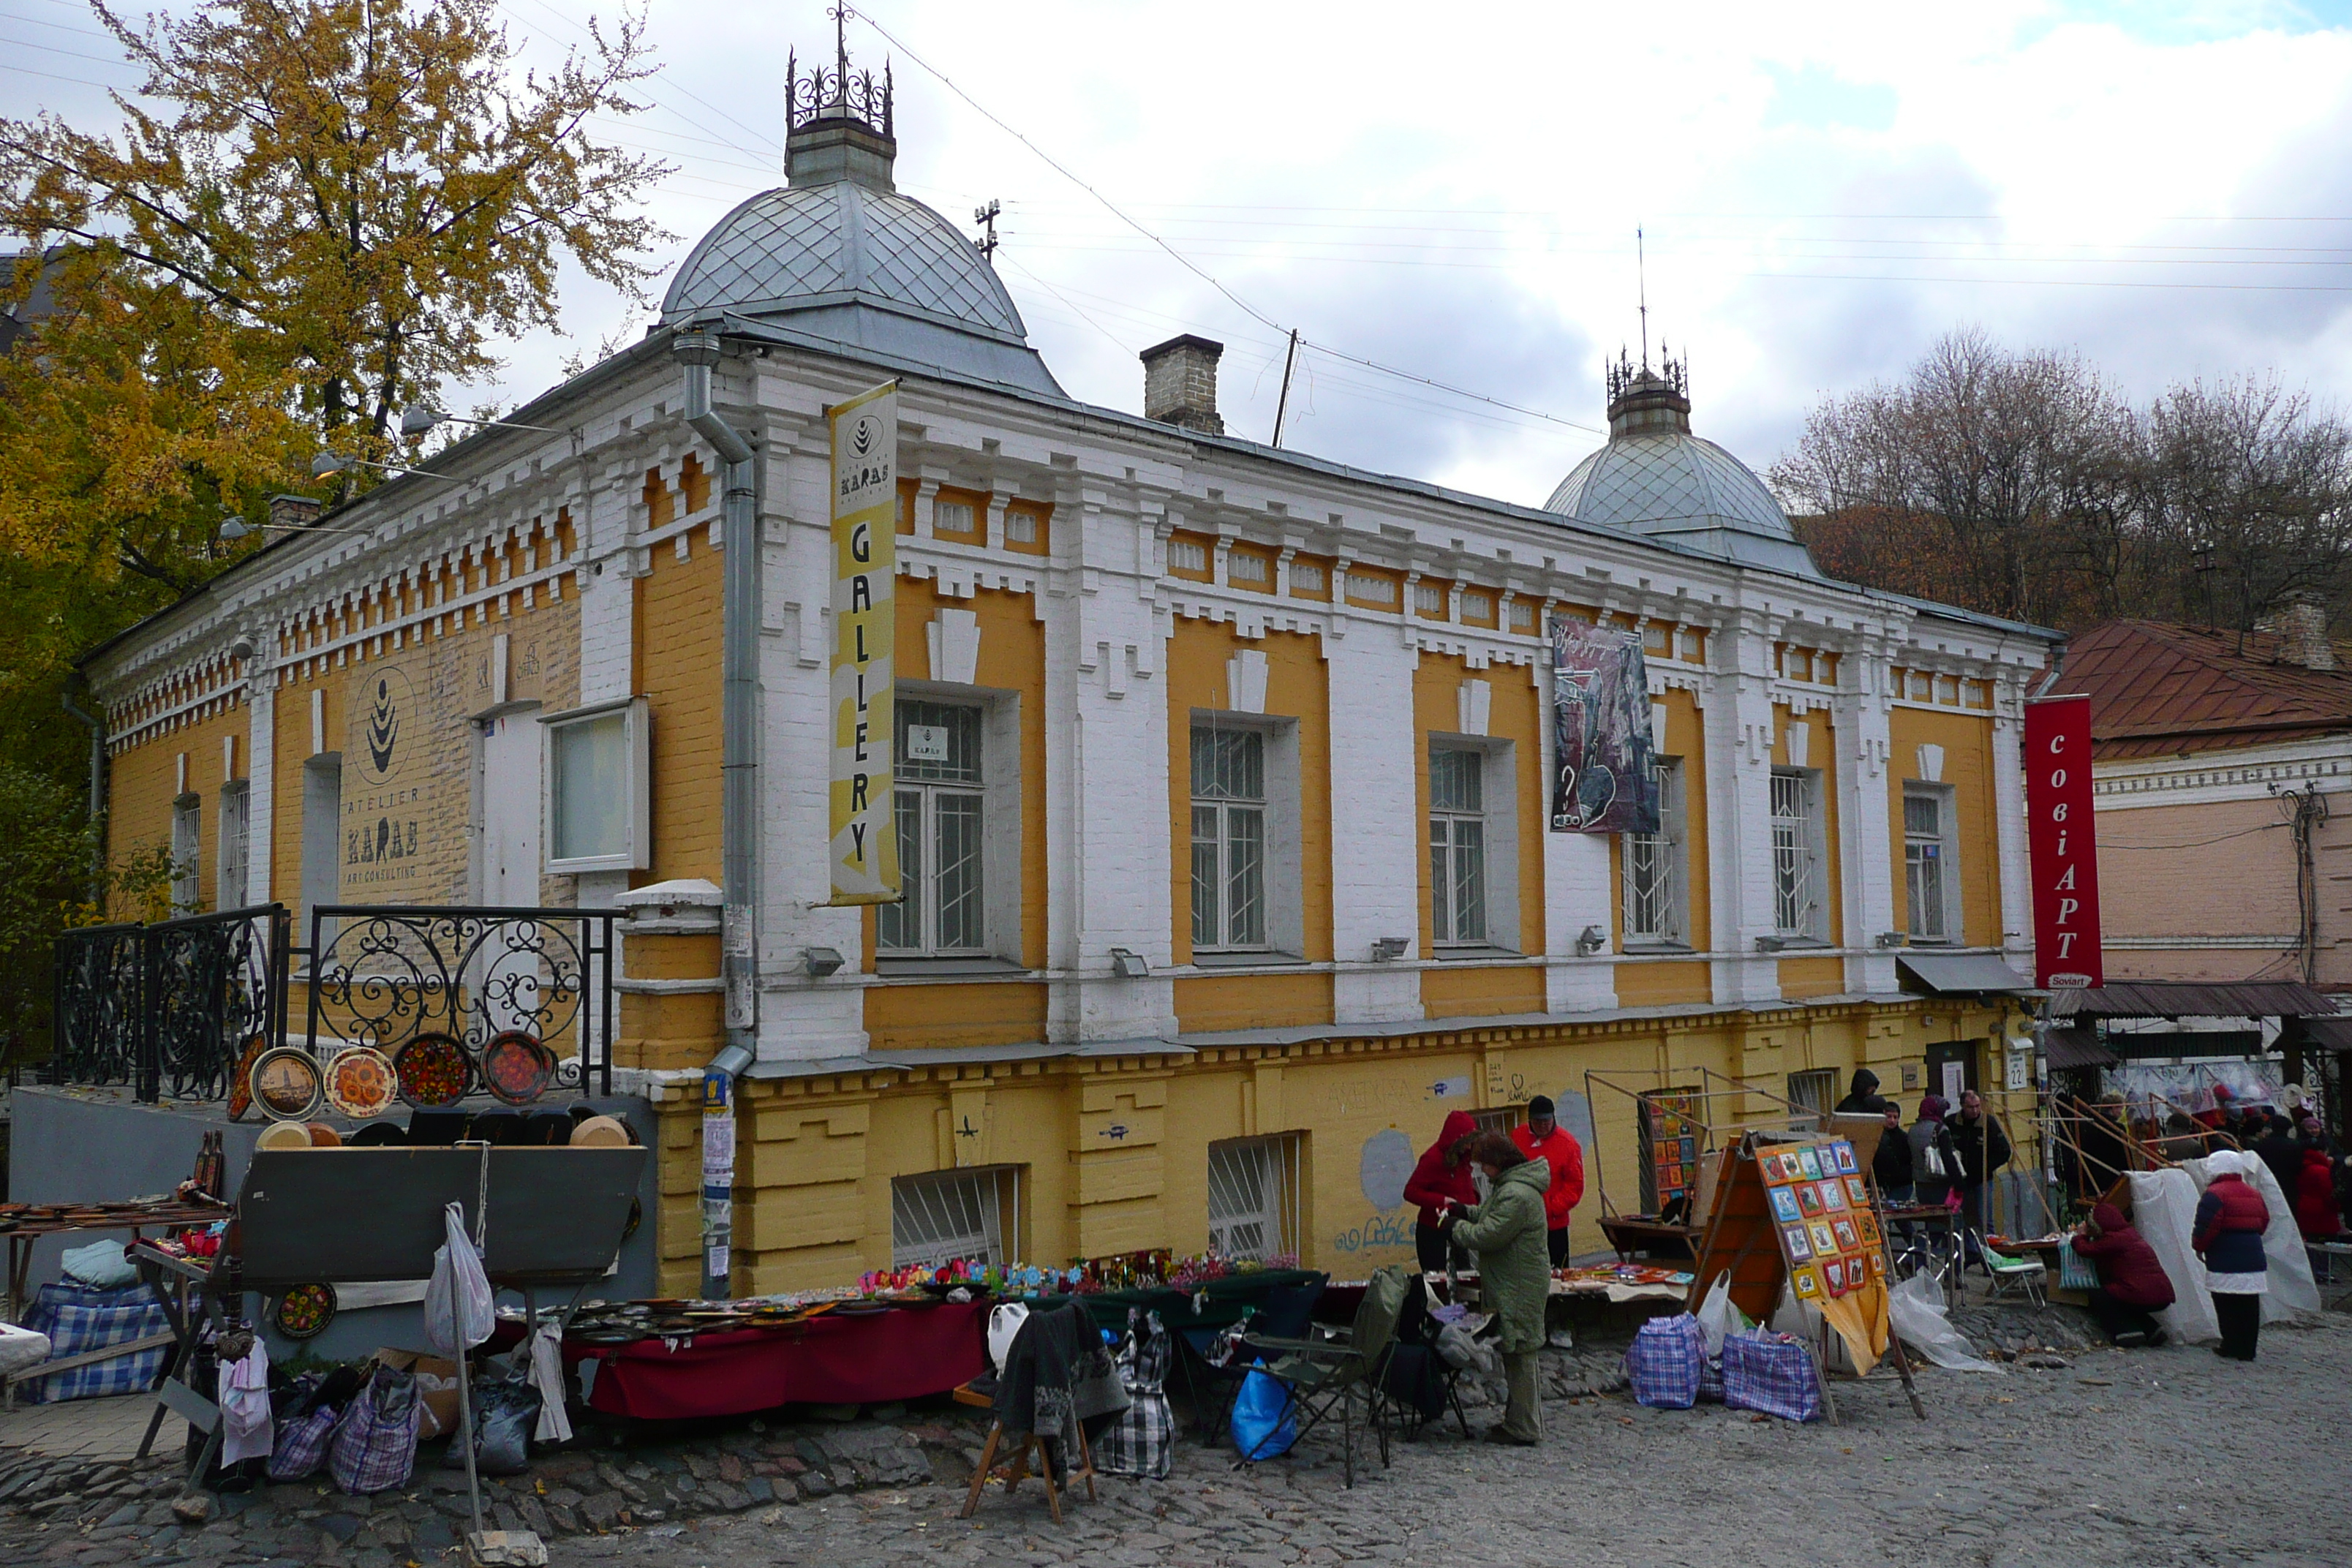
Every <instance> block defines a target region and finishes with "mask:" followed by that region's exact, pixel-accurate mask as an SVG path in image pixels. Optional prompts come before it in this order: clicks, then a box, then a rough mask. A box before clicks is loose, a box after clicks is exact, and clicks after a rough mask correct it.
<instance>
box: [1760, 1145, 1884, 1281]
mask: <svg viewBox="0 0 2352 1568" xmlns="http://www.w3.org/2000/svg"><path fill="white" fill-rule="evenodd" d="M1756 1161H1757V1166H1758V1169H1759V1173H1761V1174H1762V1176H1763V1178H1764V1191H1765V1198H1766V1201H1767V1202H1769V1204H1770V1205H1772V1227H1773V1229H1774V1230H1775V1231H1776V1232H1778V1233H1779V1235H1780V1257H1781V1258H1782V1260H1783V1261H1784V1262H1786V1263H1787V1264H1788V1266H1789V1289H1790V1290H1792V1291H1794V1292H1795V1293H1796V1296H1797V1299H1798V1300H1801V1301H1813V1302H1816V1303H1818V1302H1819V1301H1820V1300H1822V1298H1823V1297H1825V1296H1826V1297H1830V1298H1832V1299H1836V1298H1843V1297H1844V1296H1846V1295H1848V1294H1850V1293H1853V1292H1854V1291H1858V1290H1860V1289H1863V1288H1864V1286H1866V1285H1868V1284H1869V1283H1870V1282H1871V1281H1872V1280H1874V1279H1875V1280H1880V1281H1884V1280H1885V1278H1886V1247H1885V1243H1884V1240H1883V1238H1882V1237H1880V1235H1879V1229H1878V1215H1877V1214H1876V1213H1875V1212H1874V1209H1873V1207H1872V1205H1871V1201H1870V1187H1869V1184H1867V1183H1866V1182H1864V1179H1863V1175H1862V1172H1861V1169H1860V1167H1859V1166H1858V1165H1857V1164H1856V1163H1855V1161H1854V1155H1853V1144H1852V1143H1850V1142H1846V1140H1844V1139H1843V1138H1838V1139H1833V1140H1832V1141H1831V1142H1827V1143H1805V1144H1800V1145H1798V1146H1796V1147H1794V1148H1781V1149H1769V1148H1768V1149H1759V1150H1758V1151H1757V1154H1756Z"/></svg>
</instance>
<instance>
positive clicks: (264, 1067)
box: [247, 1046, 324, 1121]
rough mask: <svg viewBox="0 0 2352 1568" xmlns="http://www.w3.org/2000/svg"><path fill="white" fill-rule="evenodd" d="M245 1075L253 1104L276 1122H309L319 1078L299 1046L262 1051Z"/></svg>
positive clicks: (315, 1065) (313, 1063) (320, 1083)
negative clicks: (251, 1089) (250, 1087)
mask: <svg viewBox="0 0 2352 1568" xmlns="http://www.w3.org/2000/svg"><path fill="white" fill-rule="evenodd" d="M247 1079H248V1081H249V1082H250V1083H251V1084H252V1086H253V1101H254V1103H255V1104H256V1105H258V1106H260V1107H261V1109H262V1111H263V1113H264V1114H266V1115H268V1116H270V1117H272V1118H274V1119H276V1120H277V1121H309V1120H310V1113H311V1112H312V1111H313V1110H317V1109H318V1108H319V1099H320V1091H321V1089H323V1087H324V1084H323V1079H322V1075H321V1074H320V1071H319V1064H318V1063H317V1062H316V1061H315V1060H313V1059H312V1058H311V1056H310V1052H309V1051H306V1050H304V1049H303V1048H302V1047H299V1046H279V1047H277V1048H276V1049H275V1050H268V1051H264V1052H262V1053H261V1055H259V1056H258V1057H256V1058H254V1061H253V1068H252V1070H251V1071H250V1072H249V1073H248V1074H247Z"/></svg>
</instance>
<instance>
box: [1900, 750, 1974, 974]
mask: <svg viewBox="0 0 2352 1568" xmlns="http://www.w3.org/2000/svg"><path fill="white" fill-rule="evenodd" d="M1952 807H1953V800H1952V792H1951V791H1950V790H1949V789H1948V788H1947V787H1945V786H1942V785H1939V784H1905V785H1904V786H1903V885H1904V891H1905V893H1906V895H1907V896H1908V899H1909V914H1908V916H1907V919H1908V920H1909V921H1910V924H1911V930H1910V937H1911V940H1912V941H1913V942H1958V940H1959V937H1960V911H1959V890H1960V889H1959V869H1960V868H1959V865H1958V861H1957V859H1956V858H1955V850H1954V846H1953V837H1954V835H1953V832H1952V826H1953V821H1952V819H1953V817H1954V816H1955V815H1956V814H1955V813H1954V811H1953V809H1952Z"/></svg>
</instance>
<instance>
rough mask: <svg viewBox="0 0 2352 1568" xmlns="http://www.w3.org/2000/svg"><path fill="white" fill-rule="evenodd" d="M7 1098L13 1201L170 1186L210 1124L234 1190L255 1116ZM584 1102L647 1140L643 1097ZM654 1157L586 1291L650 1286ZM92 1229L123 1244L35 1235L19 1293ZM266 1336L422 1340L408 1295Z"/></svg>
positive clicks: (336, 1342)
mask: <svg viewBox="0 0 2352 1568" xmlns="http://www.w3.org/2000/svg"><path fill="white" fill-rule="evenodd" d="M10 1098H11V1099H12V1100H13V1101H14V1103H15V1113H16V1114H15V1127H14V1130H13V1133H12V1136H11V1139H10V1142H9V1151H8V1189H9V1193H10V1195H11V1197H12V1198H13V1199H14V1201H16V1202H17V1203H108V1202H119V1201H121V1200H123V1199H127V1198H136V1197H145V1196H149V1195H151V1194H158V1193H168V1192H171V1191H172V1190H173V1188H174V1187H177V1186H178V1185H179V1184H181V1183H182V1182H184V1181H185V1180H187V1179H188V1175H189V1173H191V1172H192V1171H193V1170H194V1168H195V1163H196V1151H197V1149H198V1148H199V1147H200V1146H201V1145H202V1144H203V1142H204V1135H205V1133H206V1132H209V1131H220V1132H222V1133H223V1134H225V1136H224V1138H223V1143H224V1145H225V1147H226V1151H227V1153H228V1173H229V1187H230V1190H231V1191H235V1190H236V1187H237V1185H238V1184H240V1183H241V1182H243V1180H244V1179H245V1167H246V1163H247V1159H248V1158H249V1157H250V1156H251V1154H252V1152H253V1145H254V1141H255V1140H256V1139H257V1138H258V1137H260V1136H261V1131H262V1128H263V1127H264V1126H266V1125H267V1123H265V1122H260V1121H243V1122H236V1121H229V1120H228V1119H227V1118H226V1116H225V1115H224V1114H223V1113H222V1108H221V1107H220V1106H219V1105H218V1104H217V1103H204V1104H194V1105H142V1104H140V1103H139V1102H138V1101H137V1100H132V1099H131V1098H130V1097H129V1096H128V1095H121V1096H116V1095H114V1094H111V1093H110V1092H108V1091H105V1090H100V1089H70V1088H49V1087H47V1086H35V1085H26V1086H22V1087H20V1088H18V1089H16V1092H15V1093H14V1094H13V1095H12V1096H11V1097H10ZM564 1103H565V1104H567V1105H568V1104H569V1103H570V1102H564ZM586 1103H587V1104H589V1105H591V1106H593V1107H594V1108H595V1109H596V1110H600V1111H602V1112H603V1113H604V1114H605V1115H607V1116H615V1117H619V1118H620V1119H622V1120H623V1121H626V1122H628V1123H629V1125H630V1127H631V1128H632V1129H633V1130H634V1131H635V1133H636V1135H637V1137H638V1139H639V1140H640V1141H641V1142H644V1143H646V1145H647V1147H648V1148H650V1147H652V1146H653V1143H654V1140H655V1139H656V1136H657V1135H658V1134H657V1132H656V1126H655V1122H654V1116H653V1110H652V1108H651V1107H650V1106H648V1105H647V1104H646V1102H645V1101H644V1100H637V1099H633V1098H626V1097H621V1096H614V1097H613V1098H611V1099H604V1098H599V1097H591V1098H590V1099H589V1100H587V1101H586ZM387 1120H391V1121H401V1122H403V1123H405V1121H406V1112H405V1111H404V1110H403V1111H399V1112H395V1113H394V1115H393V1116H392V1117H390V1118H387ZM334 1124H335V1125H338V1126H343V1125H344V1124H342V1123H341V1122H336V1123H334ZM345 1131H349V1128H348V1127H347V1126H346V1127H345ZM655 1166H656V1161H654V1160H652V1159H648V1160H646V1173H645V1175H644V1177H643V1178H642V1180H641V1182H640V1184H639V1187H638V1201H639V1203H640V1204H641V1205H643V1207H644V1210H645V1216H646V1217H645V1220H644V1222H643V1223H642V1224H640V1225H639V1226H638V1227H637V1229H636V1231H635V1234H633V1235H632V1236H631V1237H629V1238H628V1239H627V1240H626V1241H625V1242H623V1243H622V1245H621V1256H620V1263H619V1268H618V1269H617V1271H616V1272H615V1273H614V1275H613V1277H612V1278H611V1279H604V1280H599V1281H598V1282H597V1283H596V1284H594V1285H592V1286H590V1287H589V1289H588V1292H587V1293H588V1295H590V1296H592V1297H602V1298H604V1300H628V1299H630V1298H633V1297H640V1296H650V1295H652V1294H653V1293H654V1279H655V1258H654V1216H655V1215H656V1213H658V1211H659V1207H660V1203H659V1195H660V1194H659V1178H658V1176H657V1175H656V1170H655ZM352 1218H353V1223H355V1224H364V1223H365V1222H366V1216H365V1215H353V1216H352ZM101 1236H106V1237H110V1239H113V1240H116V1241H121V1242H123V1243H125V1244H128V1243H129V1241H130V1240H131V1233H130V1232H128V1231H118V1232H98V1231H75V1232H69V1233H68V1234H66V1235H64V1236H52V1237H43V1238H42V1239H41V1240H39V1241H37V1242H36V1243H35V1244H34V1249H33V1265H32V1270H31V1272H30V1273H29V1274H28V1275H27V1276H26V1280H27V1289H28V1291H29V1290H30V1289H32V1288H33V1287H37V1286H39V1285H42V1284H45V1283H47V1282H49V1281H51V1280H54V1279H57V1278H58V1257H59V1255H60V1254H62V1253H63V1252H64V1251H65V1250H66V1248H67V1247H87V1246H88V1245H89V1243H91V1242H92V1241H95V1240H98V1239H100V1237H101ZM538 1295H539V1297H540V1299H541V1301H542V1302H543V1303H545V1304H548V1305H551V1306H552V1305H560V1304H562V1302H563V1301H565V1300H570V1298H571V1295H572V1292H571V1291H568V1290H564V1291H555V1290H541V1291H540V1292H538ZM520 1300H521V1295H520V1292H517V1291H512V1290H502V1291H500V1292H499V1302H500V1303H501V1304H502V1305H503V1304H509V1303H515V1302H520ZM267 1305H268V1303H265V1302H264V1301H262V1300H260V1299H259V1298H258V1297H250V1296H249V1297H247V1313H248V1314H251V1315H259V1314H261V1313H262V1312H263V1311H264V1310H265V1308H266V1307H267ZM268 1344H269V1353H270V1355H271V1356H272V1357H273V1358H274V1359H278V1360H284V1359H287V1358H289V1357H292V1356H296V1355H299V1354H302V1353H305V1352H307V1353H308V1354H310V1355H313V1356H317V1357H320V1358H321V1359H324V1360H328V1361H343V1360H350V1359H352V1358H355V1357H359V1356H363V1355H365V1354H367V1353H368V1352H371V1351H373V1350H375V1349H377V1348H379V1347H383V1346H390V1347H393V1348H396V1349H407V1350H416V1349H422V1348H423V1347H424V1344H425V1337H424V1325H423V1314H422V1312H421V1310H420V1309H418V1308H417V1307H416V1306H415V1305H414V1304H402V1305H397V1306H382V1307H366V1308H356V1309H353V1310H349V1311H341V1312H338V1313H337V1314H336V1317H335V1321H333V1322H332V1323H331V1324H329V1325H328V1327H327V1331H326V1332H324V1333H322V1334H320V1336H319V1337H318V1338H316V1339H313V1340H309V1341H305V1342H301V1343H299V1344H297V1343H293V1342H288V1341H284V1340H281V1339H280V1338H279V1337H278V1335H277V1334H275V1333H270V1334H268Z"/></svg>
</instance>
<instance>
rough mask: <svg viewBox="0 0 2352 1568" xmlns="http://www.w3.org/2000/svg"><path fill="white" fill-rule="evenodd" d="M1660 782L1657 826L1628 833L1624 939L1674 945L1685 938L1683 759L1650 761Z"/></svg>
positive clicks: (1652, 774) (1651, 768) (1658, 782)
mask: <svg viewBox="0 0 2352 1568" xmlns="http://www.w3.org/2000/svg"><path fill="white" fill-rule="evenodd" d="M1650 776H1651V777H1652V778H1654V779H1655V780H1656V781H1657V785H1658V830H1657V831H1656V832H1655V833H1628V834H1626V835H1625V836H1624V840H1623V848H1624V857H1625V865H1624V872H1625V940H1626V942H1629V943H1630V942H1651V943H1675V942H1684V941H1685V940H1687V939H1686V937H1685V931H1686V929H1687V927H1686V924H1685V917H1684V913H1683V910H1684V904H1685V883H1684V872H1685V859H1684V855H1683V834H1684V831H1685V822H1686V818H1685V814H1684V809H1683V770H1682V763H1681V762H1680V760H1679V759H1677V758H1674V757H1658V758H1655V759H1654V760H1653V761H1652V762H1651V763H1650Z"/></svg>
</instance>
